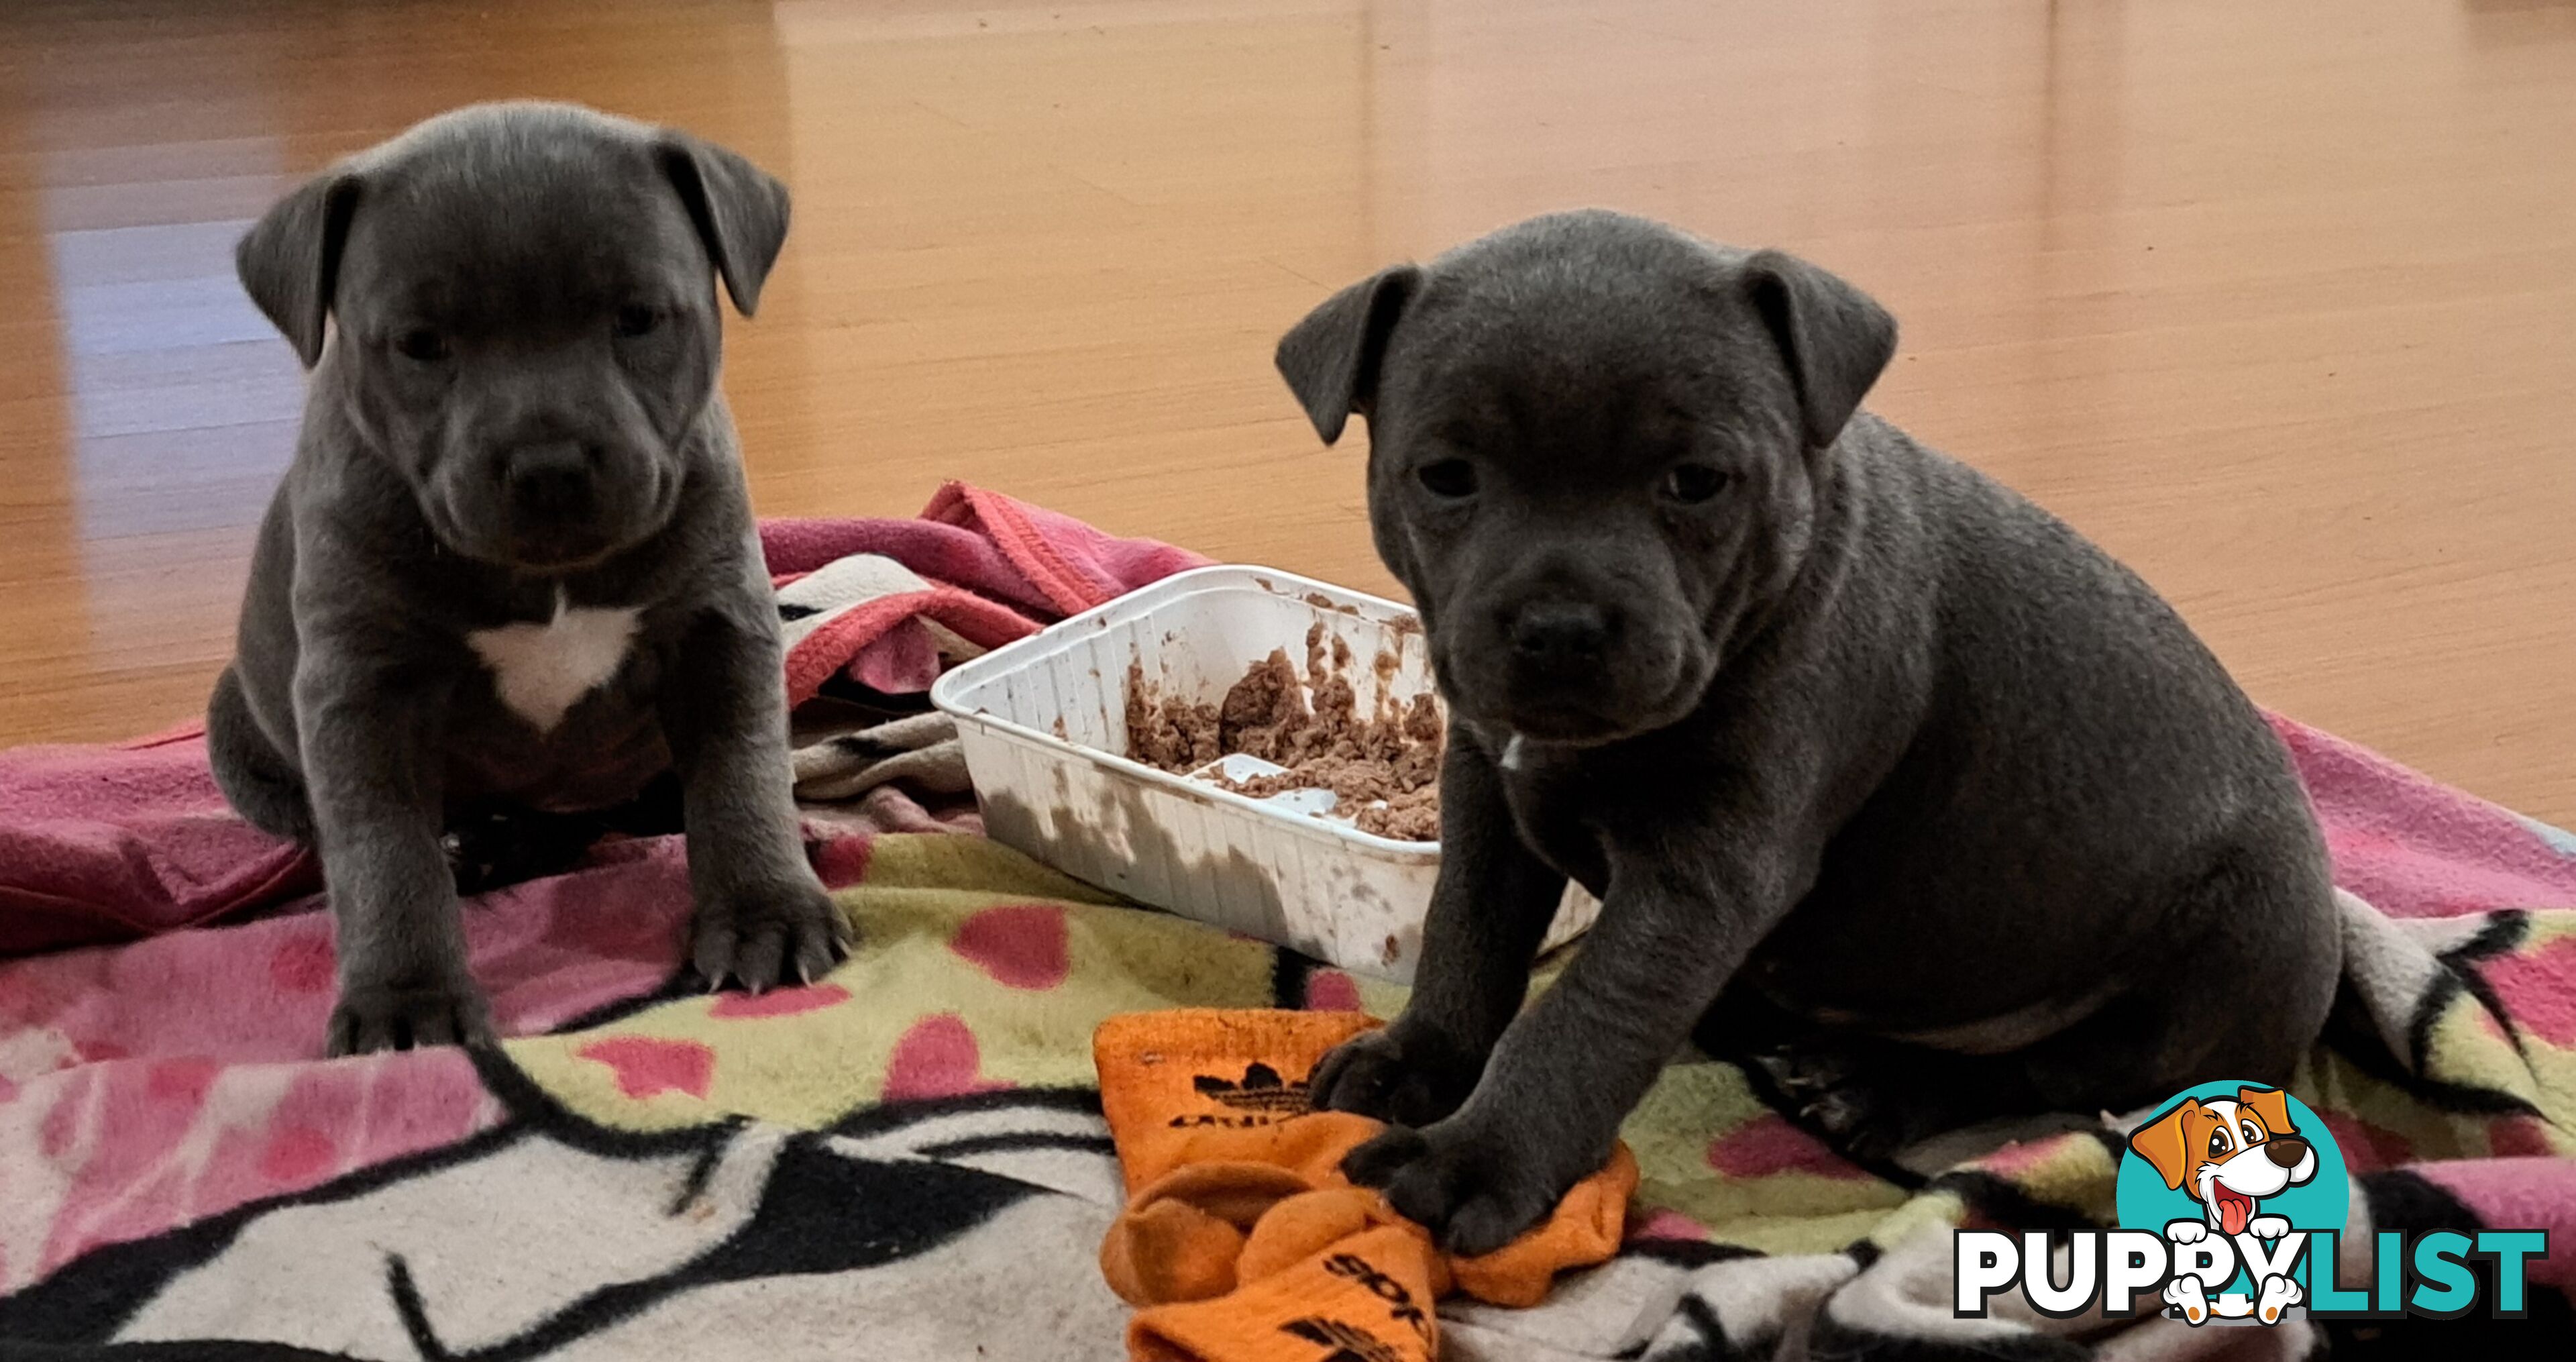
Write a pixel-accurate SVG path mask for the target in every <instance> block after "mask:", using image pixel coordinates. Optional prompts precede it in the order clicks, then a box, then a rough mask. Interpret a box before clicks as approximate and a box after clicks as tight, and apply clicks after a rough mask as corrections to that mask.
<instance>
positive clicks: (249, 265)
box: [233, 170, 358, 369]
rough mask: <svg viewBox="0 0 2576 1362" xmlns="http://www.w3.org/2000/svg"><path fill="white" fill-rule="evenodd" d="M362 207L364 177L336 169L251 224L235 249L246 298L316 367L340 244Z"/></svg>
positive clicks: (335, 279) (337, 274)
mask: <svg viewBox="0 0 2576 1362" xmlns="http://www.w3.org/2000/svg"><path fill="white" fill-rule="evenodd" d="M357 206H358V177H357V175H356V174H354V173H352V172H350V171H346V170H330V171H325V172H324V173H322V174H320V175H316V176H314V177H313V178H312V179H310V180H307V181H305V182H304V183H303V184H302V185H300V186H298V187H297V189H296V190H295V192H294V193H292V194H289V195H287V196H286V197H285V198H283V199H280V200H278V202H277V204H276V206H274V207H272V208H270V209H269V210H268V212H266V213H265V214H262V215H261V217H260V220H259V221H257V222H255V223H252V224H251V228H250V231H248V232H247V233H245V234H243V236H242V239H241V242H240V244H239V245H236V246H235V247H233V271H234V273H236V274H238V275H239V276H240V277H241V285H242V289H243V291H244V292H246V293H248V294H250V300H251V301H252V302H254V303H257V304H259V310H260V311H261V312H264V313H266V314H268V320H269V322H270V324H272V325H274V326H275V327H276V328H277V329H278V330H279V331H282V332H284V333H285V334H286V340H287V343H288V344H290V345H292V346H294V347H295V357H296V358H297V359H300V360H302V361H304V367H305V368H307V369H310V368H312V367H313V366H314V365H315V364H316V363H318V362H319V361H320V360H321V358H322V335H323V324H324V322H325V320H326V319H328V318H329V316H330V315H331V290H332V288H333V287H334V286H335V284H336V283H337V282H338V280H339V277H340V246H341V243H342V242H344V241H346V240H348V236H349V217H350V214H351V213H353V212H354V211H356V209H357Z"/></svg>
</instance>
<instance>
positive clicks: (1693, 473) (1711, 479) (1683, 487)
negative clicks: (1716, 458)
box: [1664, 463, 1726, 506]
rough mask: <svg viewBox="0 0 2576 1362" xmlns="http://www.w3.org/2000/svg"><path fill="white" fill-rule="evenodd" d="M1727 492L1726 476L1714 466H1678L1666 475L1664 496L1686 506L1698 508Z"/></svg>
mask: <svg viewBox="0 0 2576 1362" xmlns="http://www.w3.org/2000/svg"><path fill="white" fill-rule="evenodd" d="M1724 490H1726V474H1725V472H1724V471H1723V470H1721V469H1719V468H1718V467H1716V466H1715V465H1713V464H1704V463H1686V464H1680V465H1677V466H1676V467H1675V468H1674V469H1673V470H1672V471H1671V472H1669V473H1666V474H1665V475H1664V495H1665V496H1668V497H1671V498H1672V499H1673V500H1675V501H1678V502H1680V503H1682V504H1683V505H1685V506H1696V505H1698V504H1699V503H1701V502H1703V501H1706V500H1708V499H1709V498H1710V497H1713V496H1716V495H1717V494H1718V493H1719V492H1722V491H1724Z"/></svg>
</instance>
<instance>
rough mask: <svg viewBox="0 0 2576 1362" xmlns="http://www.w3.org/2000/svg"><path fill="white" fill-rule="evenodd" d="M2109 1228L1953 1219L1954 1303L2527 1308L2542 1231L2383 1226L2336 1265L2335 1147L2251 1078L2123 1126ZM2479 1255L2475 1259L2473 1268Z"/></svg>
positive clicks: (2195, 1318) (2268, 1313)
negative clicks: (2059, 1235) (2009, 1226)
mask: <svg viewBox="0 0 2576 1362" xmlns="http://www.w3.org/2000/svg"><path fill="white" fill-rule="evenodd" d="M2117 1192H2118V1201H2119V1216H2120V1228H2118V1229H2114V1230H2076V1231H2073V1232H2071V1233H2069V1234H2066V1235H2064V1236H2063V1240H2064V1244H2065V1247H2066V1249H2067V1252H2065V1253H2063V1254H2058V1253H2052V1250H2051V1245H2050V1235H2049V1234H2047V1233H2046V1232H2044V1231H2032V1232H2029V1233H2024V1234H2019V1235H2016V1234H2010V1233H2006V1232H2004V1231H2000V1230H1961V1231H1959V1232H1958V1234H1957V1236H1956V1240H1955V1244H1954V1248H1953V1256H1952V1270H1953V1274H1954V1276H1953V1280H1954V1282H1955V1283H1956V1295H1955V1299H1954V1300H1953V1302H1952V1307H1953V1310H1954V1313H1956V1314H1957V1315H1958V1316H1959V1317H1960V1318H1962V1319H1983V1318H1985V1316H1986V1307H1987V1303H1988V1302H1989V1301H1990V1300H1992V1298H1993V1297H1994V1296H1995V1295H1996V1293H1998V1292H2005V1291H2020V1292H2022V1293H2024V1294H2025V1295H2026V1296H2027V1297H2028V1299H2029V1301H2030V1304H2031V1307H2032V1308H2033V1309H2035V1310H2037V1311H2038V1312H2039V1313H2041V1314H2043V1315H2047V1316H2050V1317H2052V1318H2058V1319H2065V1318H2069V1317H2072V1316H2075V1315H2080V1314H2085V1313H2087V1312H2090V1311H2092V1310H2095V1309H2097V1308H2098V1309H2099V1310H2101V1312H2102V1313H2103V1314H2105V1315H2107V1316H2110V1317H2112V1318H2122V1317H2127V1316H2131V1315H2136V1314H2139V1313H2141V1312H2143V1311H2150V1310H2152V1311H2157V1312H2160V1313H2163V1314H2166V1315H2170V1316H2173V1317H2175V1318H2178V1319H2181V1320H2183V1321H2185V1322H2187V1323H2189V1324H2192V1325H2194V1326H2198V1325H2202V1324H2207V1323H2210V1322H2212V1321H2216V1322H2218V1323H2222V1324H2250V1325H2256V1326H2264V1325H2273V1324H2278V1323H2280V1322H2281V1321H2282V1320H2283V1319H2285V1318H2288V1317H2289V1316H2290V1315H2291V1314H2293V1313H2296V1312H2299V1311H2302V1310H2304V1311H2306V1312H2307V1313H2309V1314H2310V1315H2313V1316H2315V1317H2317V1318H2321V1319H2387V1318H2394V1317H2397V1316H2400V1315H2410V1314H2411V1315H2424V1316H2429V1317H2432V1318H2437V1319H2454V1318H2457V1317H2459V1316H2462V1315H2465V1314H2467V1313H2469V1312H2470V1311H2471V1310H2472V1309H2473V1308H2475V1307H2476V1306H2477V1305H2478V1304H2479V1302H2480V1301H2481V1299H2483V1300H2484V1302H2485V1304H2486V1308H2487V1310H2488V1311H2489V1313H2492V1314H2495V1315H2498V1316H2502V1317H2506V1318H2519V1317H2520V1316H2521V1315H2522V1314H2523V1312H2524V1308H2525V1307H2524V1268H2525V1266H2526V1264H2527V1263H2528V1262H2529V1261H2530V1260H2531V1259H2534V1258H2540V1257H2544V1256H2546V1255H2547V1253H2548V1251H2549V1237H2548V1235H2547V1233H2546V1232H2544V1231H2541V1230H2480V1231H2478V1232H2476V1233H2475V1234H2469V1233H2464V1232H2461V1231H2458V1230H2436V1231H2432V1232H2429V1233H2418V1234H2411V1235H2410V1234H2403V1233H2399V1232H2397V1231H2394V1230H2388V1231H2382V1232H2380V1233H2379V1234H2378V1235H2377V1236H2375V1238H2374V1241H2373V1243H2372V1246H2371V1247H2372V1249H2373V1257H2374V1260H2375V1261H2374V1264H2373V1271H2372V1272H2371V1274H2370V1278H2371V1279H2370V1280H2369V1281H2368V1282H2364V1283H2358V1284H2356V1283H2348V1282H2344V1281H2341V1280H2339V1279H2338V1278H2337V1275H2336V1273H2335V1271H2334V1267H2333V1264H2334V1263H2335V1261H2336V1253H2337V1251H2338V1248H2339V1246H2340V1241H2341V1238H2342V1235H2343V1232H2344V1220H2345V1217H2346V1214H2347V1212H2348V1210H2349V1208H2350V1205H2351V1184H2350V1181H2349V1178H2348V1175H2347V1174H2346V1172H2345V1169H2344V1162H2343V1153H2342V1151H2341V1150H2339V1149H2337V1148H2336V1147H2335V1141H2334V1136H2333V1135H2332V1134H2330V1133H2329V1132H2328V1131H2327V1130H2326V1125H2325V1122H2324V1121H2322V1120H2320V1119H2318V1117H2317V1114H2316V1113H2315V1112H2314V1111H2311V1110H2309V1108H2308V1106H2307V1104H2306V1103H2304V1102H2301V1101H2300V1100H2299V1099H2298V1098H2296V1097H2293V1096H2291V1095H2290V1094H2288V1093H2286V1092H2283V1091H2281V1090H2280V1089H2278V1088H2267V1087H2262V1086H2260V1085H2257V1084H2251V1083H2204V1084H2201V1085H2200V1086H2198V1087H2194V1088H2189V1089H2186V1090H2184V1091H2183V1092H2181V1093H2178V1094H2176V1095H2175V1096H2174V1097H2173V1099H2172V1100H2170V1101H2168V1102H2166V1103H2165V1104H2163V1105H2162V1106H2161V1107H2159V1108H2158V1109H2157V1111H2156V1114H2155V1115H2153V1116H2151V1117H2149V1118H2147V1120H2146V1121H2145V1122H2143V1123H2142V1124H2140V1125H2139V1126H2138V1127H2137V1128H2136V1129H2135V1130H2132V1131H2130V1132H2129V1138H2128V1145H2127V1148H2126V1150H2125V1151H2124V1152H2123V1153H2122V1155H2121V1158H2120V1173H2119V1184H2118V1189H2117ZM2482 1269H2483V1270H2482Z"/></svg>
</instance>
